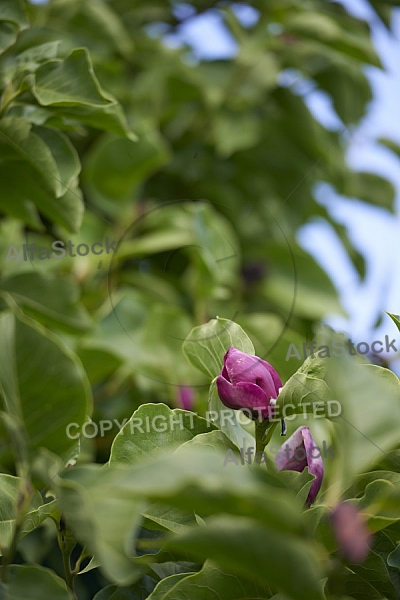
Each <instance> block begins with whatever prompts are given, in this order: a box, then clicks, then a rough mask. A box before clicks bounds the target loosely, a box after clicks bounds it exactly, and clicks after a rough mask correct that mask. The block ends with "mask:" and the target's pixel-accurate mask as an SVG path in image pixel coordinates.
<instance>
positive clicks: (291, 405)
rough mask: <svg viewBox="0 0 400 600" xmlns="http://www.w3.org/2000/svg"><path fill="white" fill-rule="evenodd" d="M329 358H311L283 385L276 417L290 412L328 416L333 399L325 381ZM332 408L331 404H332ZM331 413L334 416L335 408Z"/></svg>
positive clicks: (285, 415)
mask: <svg viewBox="0 0 400 600" xmlns="http://www.w3.org/2000/svg"><path fill="white" fill-rule="evenodd" d="M329 360H331V359H321V358H311V357H310V356H309V357H308V358H307V359H306V360H305V361H304V363H303V364H302V366H301V367H300V368H299V369H298V370H297V371H296V373H295V374H294V375H292V377H290V379H289V380H288V381H287V382H286V383H285V385H284V386H283V388H282V390H281V392H280V394H279V396H278V399H277V403H276V418H282V417H283V418H285V417H288V416H290V415H292V414H307V413H313V412H314V411H315V414H316V415H318V416H319V417H321V416H329V413H330V411H329V404H328V402H332V401H333V400H335V396H334V395H333V392H332V391H331V390H330V389H329V387H328V385H327V383H326V381H325V369H326V365H327V361H329ZM332 408H333V406H332ZM332 414H333V415H334V417H336V414H337V410H335V411H333V412H332Z"/></svg>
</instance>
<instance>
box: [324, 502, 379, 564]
mask: <svg viewBox="0 0 400 600" xmlns="http://www.w3.org/2000/svg"><path fill="white" fill-rule="evenodd" d="M331 521H332V526H333V531H334V533H335V537H336V540H337V543H338V546H339V550H340V552H341V553H342V555H343V556H344V557H345V558H347V560H348V561H349V562H351V563H362V562H363V561H364V560H365V559H366V558H367V555H368V552H369V546H370V542H371V538H372V535H371V532H370V531H369V530H368V527H367V526H366V524H365V518H364V517H363V515H362V514H361V513H360V511H359V510H358V508H357V507H356V506H354V504H350V502H341V503H340V504H338V505H337V507H336V508H335V510H334V511H333V513H332V515H331Z"/></svg>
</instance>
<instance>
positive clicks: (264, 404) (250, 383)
mask: <svg viewBox="0 0 400 600" xmlns="http://www.w3.org/2000/svg"><path fill="white" fill-rule="evenodd" d="M281 387H282V381H281V380H280V378H279V375H278V373H277V372H276V371H275V369H274V368H273V367H272V366H271V365H270V364H269V363H268V362H266V361H265V360H262V359H261V358H259V357H258V356H253V355H252V354H246V353H245V352H240V350H237V349H236V348H234V347H233V346H231V347H230V348H229V350H228V352H227V353H226V354H225V356H224V366H223V367H222V371H221V374H220V375H219V376H218V377H217V389H218V395H219V397H220V399H221V401H222V402H223V403H224V404H225V406H227V407H228V408H233V409H234V410H245V411H246V412H249V411H250V412H251V413H252V414H253V416H255V417H257V416H259V414H260V413H261V415H262V416H263V418H264V419H267V418H268V416H269V415H270V411H269V406H270V400H271V399H275V398H277V397H278V394H279V390H280V388H281Z"/></svg>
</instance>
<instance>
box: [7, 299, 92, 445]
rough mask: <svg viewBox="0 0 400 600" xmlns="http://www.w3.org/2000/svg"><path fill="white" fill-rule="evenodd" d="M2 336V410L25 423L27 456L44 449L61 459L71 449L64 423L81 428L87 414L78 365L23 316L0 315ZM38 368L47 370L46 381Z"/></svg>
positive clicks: (62, 346) (86, 390)
mask: <svg viewBox="0 0 400 600" xmlns="http://www.w3.org/2000/svg"><path fill="white" fill-rule="evenodd" d="M14 310H16V309H14ZM16 312H17V311H16ZM0 337H1V339H2V344H1V349H0V391H1V395H2V397H3V403H4V410H5V411H6V413H8V414H9V415H11V416H12V417H16V418H18V419H20V420H21V422H22V423H23V426H24V429H25V431H26V434H27V436H28V439H29V446H30V449H31V451H33V450H35V449H38V448H40V447H41V446H43V447H44V448H47V449H49V450H51V451H52V452H54V453H56V454H59V455H62V454H63V453H65V452H67V451H68V450H69V449H71V448H72V446H74V445H75V441H74V440H71V439H70V438H69V437H68V435H67V432H66V428H67V426H68V424H69V423H77V424H78V425H82V424H83V422H84V420H85V416H86V415H87V414H89V413H90V412H91V393H90V387H89V383H88V381H87V379H86V375H85V373H84V371H83V368H82V365H81V364H80V362H79V360H78V358H77V357H76V355H75V354H73V352H71V351H70V350H69V349H68V348H67V347H66V346H65V344H64V343H63V342H61V340H60V339H59V338H58V337H56V336H55V335H54V334H52V333H50V332H49V331H47V330H45V329H44V328H43V327H41V326H39V325H38V324H37V323H35V322H34V321H33V320H32V319H30V318H28V317H26V316H22V315H19V317H18V318H17V317H16V316H14V315H13V314H10V313H9V312H7V311H5V312H3V313H1V315H0ZM40 365H41V366H43V365H46V377H43V376H42V373H41V370H40V368H39V366H40Z"/></svg>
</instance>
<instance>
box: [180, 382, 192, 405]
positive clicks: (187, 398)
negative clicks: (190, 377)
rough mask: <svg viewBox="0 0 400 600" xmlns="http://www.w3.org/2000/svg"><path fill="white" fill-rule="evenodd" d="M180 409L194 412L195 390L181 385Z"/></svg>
mask: <svg viewBox="0 0 400 600" xmlns="http://www.w3.org/2000/svg"><path fill="white" fill-rule="evenodd" d="M177 406H178V408H183V409H184V410H193V406H194V390H193V388H192V387H190V386H188V385H180V386H179V388H178V399H177Z"/></svg>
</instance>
